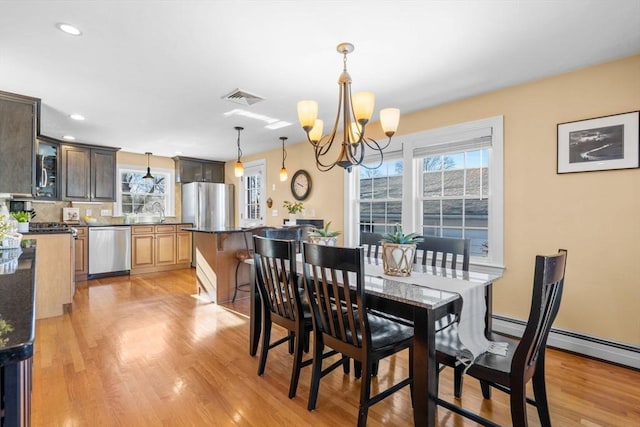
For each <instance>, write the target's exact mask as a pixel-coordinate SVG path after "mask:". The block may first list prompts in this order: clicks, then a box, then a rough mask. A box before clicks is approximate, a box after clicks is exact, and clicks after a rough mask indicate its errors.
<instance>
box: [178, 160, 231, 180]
mask: <svg viewBox="0 0 640 427" xmlns="http://www.w3.org/2000/svg"><path fill="white" fill-rule="evenodd" d="M173 160H174V162H175V164H176V182H180V183H183V184H186V183H188V182H222V183H223V182H224V162H219V161H214V160H201V159H194V158H191V157H174V158H173Z"/></svg>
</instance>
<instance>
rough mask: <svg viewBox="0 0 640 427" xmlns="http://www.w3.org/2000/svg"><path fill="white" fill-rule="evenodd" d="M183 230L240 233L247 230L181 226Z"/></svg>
mask: <svg viewBox="0 0 640 427" xmlns="http://www.w3.org/2000/svg"><path fill="white" fill-rule="evenodd" d="M182 230H184V231H193V232H196V233H209V234H231V233H242V232H244V231H247V230H246V229H244V228H193V227H189V228H183V229H182Z"/></svg>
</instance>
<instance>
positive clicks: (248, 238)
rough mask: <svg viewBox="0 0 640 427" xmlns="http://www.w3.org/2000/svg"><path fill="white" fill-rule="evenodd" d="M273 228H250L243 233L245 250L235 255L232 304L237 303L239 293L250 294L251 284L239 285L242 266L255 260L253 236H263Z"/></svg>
mask: <svg viewBox="0 0 640 427" xmlns="http://www.w3.org/2000/svg"><path fill="white" fill-rule="evenodd" d="M270 228H272V227H266V226H260V227H253V228H248V229H246V230H244V231H243V233H242V237H243V238H244V246H245V247H244V249H239V250H237V251H236V253H235V257H236V273H235V279H236V281H235V287H234V289H233V297H232V298H231V302H235V301H236V296H237V295H238V291H242V292H249V290H250V287H251V284H250V283H238V272H239V271H240V266H241V265H242V264H243V263H244V262H245V261H246V260H248V259H251V258H253V253H254V250H253V236H263V235H264V233H265V232H266V230H268V229H270Z"/></svg>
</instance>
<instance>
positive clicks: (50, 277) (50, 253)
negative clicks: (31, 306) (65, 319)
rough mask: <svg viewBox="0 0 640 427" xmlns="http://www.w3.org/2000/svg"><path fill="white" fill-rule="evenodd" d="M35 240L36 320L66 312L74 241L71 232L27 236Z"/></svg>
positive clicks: (70, 293)
mask: <svg viewBox="0 0 640 427" xmlns="http://www.w3.org/2000/svg"><path fill="white" fill-rule="evenodd" d="M26 238H28V239H32V240H35V241H36V245H37V248H38V249H37V262H36V319H44V318H47V317H53V316H61V315H62V314H64V312H65V311H70V310H71V308H72V303H73V294H74V292H75V288H74V285H75V274H74V270H75V269H74V266H73V264H74V261H75V256H74V250H75V247H74V239H73V237H72V236H71V233H50V234H40V233H29V234H27V236H26Z"/></svg>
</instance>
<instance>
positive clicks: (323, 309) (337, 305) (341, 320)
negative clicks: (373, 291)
mask: <svg viewBox="0 0 640 427" xmlns="http://www.w3.org/2000/svg"><path fill="white" fill-rule="evenodd" d="M303 247H304V250H303V259H304V270H305V275H304V277H305V289H306V292H307V295H308V296H309V299H310V300H311V301H310V302H311V306H312V308H313V311H314V318H313V322H314V330H316V331H318V330H321V331H322V333H323V340H324V343H325V344H327V345H329V346H330V347H332V348H334V349H336V350H337V351H338V352H340V353H342V354H345V355H348V356H351V357H354V355H355V354H360V353H361V352H362V351H367V349H368V348H370V347H371V335H370V333H368V332H369V325H368V319H367V316H366V312H365V309H364V307H365V297H364V295H365V294H364V249H363V248H362V247H359V248H344V247H336V246H324V245H314V244H309V243H303ZM353 288H355V289H356V291H355V298H354V294H353V293H352V292H349V289H351V290H353ZM354 299H355V300H354ZM359 360H360V359H359Z"/></svg>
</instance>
